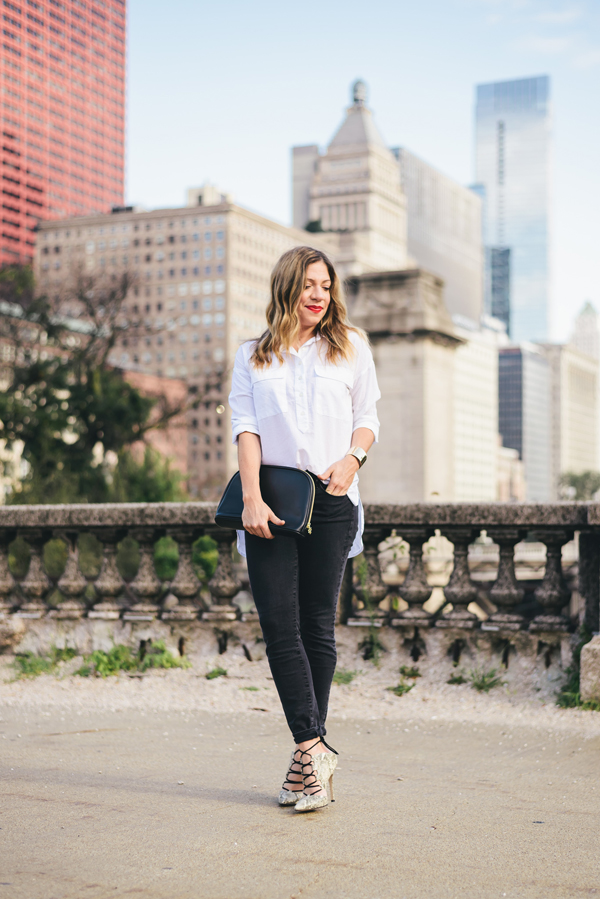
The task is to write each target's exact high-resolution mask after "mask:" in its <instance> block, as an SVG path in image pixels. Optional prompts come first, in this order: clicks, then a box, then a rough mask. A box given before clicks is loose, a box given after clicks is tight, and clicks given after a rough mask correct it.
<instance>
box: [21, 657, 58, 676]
mask: <svg viewBox="0 0 600 899" xmlns="http://www.w3.org/2000/svg"><path fill="white" fill-rule="evenodd" d="M14 669H15V671H16V673H17V678H21V677H37V676H38V674H50V673H51V672H52V671H54V665H53V664H52V662H51V661H50V659H47V658H45V657H44V656H36V655H35V653H33V652H20V653H19V654H18V655H17V656H15V661H14Z"/></svg>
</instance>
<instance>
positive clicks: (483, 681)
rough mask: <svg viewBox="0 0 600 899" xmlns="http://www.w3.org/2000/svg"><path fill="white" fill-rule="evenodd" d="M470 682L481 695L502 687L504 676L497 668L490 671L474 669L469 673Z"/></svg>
mask: <svg viewBox="0 0 600 899" xmlns="http://www.w3.org/2000/svg"><path fill="white" fill-rule="evenodd" d="M469 680H470V681H471V686H472V687H473V689H474V690H477V691H478V692H479V693H489V692H490V690H493V689H494V687H501V686H502V675H500V674H498V669H497V668H492V669H490V671H485V670H484V669H483V668H474V669H473V670H472V671H470V673H469Z"/></svg>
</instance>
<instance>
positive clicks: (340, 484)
mask: <svg viewBox="0 0 600 899" xmlns="http://www.w3.org/2000/svg"><path fill="white" fill-rule="evenodd" d="M359 468H360V465H359V463H358V459H357V458H356V456H344V458H343V459H340V460H339V462H334V463H333V465H330V466H329V468H328V469H327V471H324V472H323V474H320V475H317V477H318V478H319V480H320V481H326V480H327V478H329V479H330V480H329V484H328V486H327V493H331V495H332V496H345V495H346V494H347V493H348V491H349V490H350V486H351V484H352V481H353V480H354V475H355V474H356V472H357V471H358V469H359Z"/></svg>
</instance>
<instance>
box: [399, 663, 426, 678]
mask: <svg viewBox="0 0 600 899" xmlns="http://www.w3.org/2000/svg"><path fill="white" fill-rule="evenodd" d="M400 674H401V675H402V677H413V678H414V677H421V672H420V671H419V669H418V668H417V667H416V665H402V667H401V668H400Z"/></svg>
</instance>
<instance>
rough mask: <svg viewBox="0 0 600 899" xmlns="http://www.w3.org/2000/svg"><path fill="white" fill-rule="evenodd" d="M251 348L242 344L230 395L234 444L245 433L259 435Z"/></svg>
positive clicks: (234, 368) (237, 354)
mask: <svg viewBox="0 0 600 899" xmlns="http://www.w3.org/2000/svg"><path fill="white" fill-rule="evenodd" d="M249 356H250V347H249V346H248V344H242V346H241V347H240V348H239V350H238V351H237V353H236V356H235V363H234V366H233V376H232V379H231V393H230V394H229V406H230V408H231V436H232V442H233V443H237V441H238V437H239V436H240V434H242V433H243V432H244V431H250V433H251V434H258V436H260V432H259V430H258V419H257V418H256V410H255V408H254V399H253V396H252V380H251V378H250V369H249Z"/></svg>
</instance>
